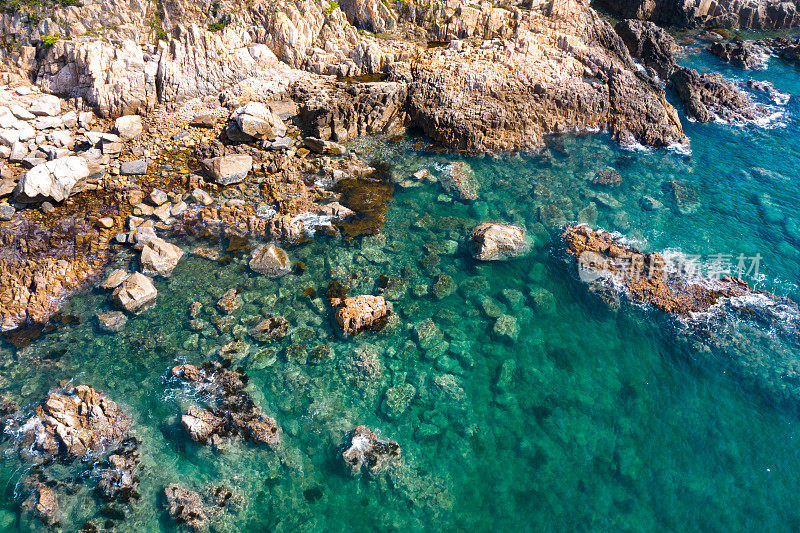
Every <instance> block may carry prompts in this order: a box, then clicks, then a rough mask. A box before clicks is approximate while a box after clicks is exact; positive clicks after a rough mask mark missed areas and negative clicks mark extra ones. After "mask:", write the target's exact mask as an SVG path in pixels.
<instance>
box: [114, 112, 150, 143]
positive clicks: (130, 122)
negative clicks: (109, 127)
mask: <svg viewBox="0 0 800 533" xmlns="http://www.w3.org/2000/svg"><path fill="white" fill-rule="evenodd" d="M114 131H115V132H117V135H119V138H120V140H122V142H128V141H132V140H133V139H136V138H137V137H139V135H141V134H142V131H143V128H142V117H140V116H139V115H125V116H122V117H119V118H118V119H117V120H115V121H114Z"/></svg>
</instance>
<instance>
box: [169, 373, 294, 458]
mask: <svg viewBox="0 0 800 533" xmlns="http://www.w3.org/2000/svg"><path fill="white" fill-rule="evenodd" d="M172 374H173V375H174V376H176V377H179V378H181V379H184V380H185V381H187V382H189V383H191V384H192V386H193V387H194V388H195V389H196V390H197V391H198V392H199V393H200V395H201V398H202V399H203V400H204V401H205V402H206V403H208V404H209V405H210V406H209V407H208V408H207V409H205V410H201V409H199V408H197V407H195V406H191V407H190V408H189V411H188V413H187V414H185V415H183V417H182V418H181V424H182V425H183V427H184V429H185V430H186V432H187V433H189V435H190V436H191V437H192V439H194V440H196V441H197V442H200V443H201V444H206V443H211V444H214V445H218V444H220V443H221V442H222V439H223V438H226V437H232V436H236V435H241V436H242V437H244V438H245V439H249V440H252V441H254V442H262V443H265V444H267V445H269V446H276V445H277V444H278V443H280V429H279V428H278V424H277V422H275V419H274V418H272V417H269V416H266V415H264V414H262V412H261V408H260V407H258V406H257V405H255V404H254V403H253V400H252V398H251V397H250V395H249V394H248V393H247V392H245V391H244V388H245V387H246V386H247V382H248V378H247V376H246V375H245V374H243V373H241V372H236V371H232V370H227V369H225V368H223V366H222V365H221V364H219V363H216V362H210V363H205V364H204V365H203V366H201V367H197V366H194V365H180V366H176V367H175V368H173V369H172Z"/></svg>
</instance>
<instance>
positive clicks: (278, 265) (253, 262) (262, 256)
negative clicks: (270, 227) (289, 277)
mask: <svg viewBox="0 0 800 533" xmlns="http://www.w3.org/2000/svg"><path fill="white" fill-rule="evenodd" d="M250 269H251V270H253V271H254V272H258V273H259V274H263V275H264V276H267V277H268V278H279V277H281V276H285V275H286V274H288V273H289V272H291V270H292V264H291V262H290V261H289V256H288V255H286V252H285V251H284V250H283V249H282V248H278V247H277V246H275V245H274V244H268V245H266V246H262V247H261V248H259V249H257V250H256V251H255V252H253V255H252V257H251V258H250Z"/></svg>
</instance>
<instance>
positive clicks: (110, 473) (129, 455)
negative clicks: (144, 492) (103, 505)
mask: <svg viewBox="0 0 800 533" xmlns="http://www.w3.org/2000/svg"><path fill="white" fill-rule="evenodd" d="M140 444H141V442H140V441H139V440H138V439H136V438H135V437H128V438H127V439H125V440H124V441H122V443H121V445H120V446H119V448H117V449H116V450H114V452H113V453H112V454H111V455H109V456H108V459H106V462H105V464H103V465H102V467H101V470H100V481H98V483H97V492H98V494H99V495H100V496H101V497H102V498H103V499H104V500H107V501H118V502H125V503H127V502H130V501H131V500H138V499H139V497H140V495H139V475H138V469H139V453H138V449H139V445H140Z"/></svg>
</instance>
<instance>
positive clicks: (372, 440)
mask: <svg viewBox="0 0 800 533" xmlns="http://www.w3.org/2000/svg"><path fill="white" fill-rule="evenodd" d="M348 438H349V444H350V447H349V448H347V449H346V450H345V451H344V452H342V459H343V460H344V462H345V464H347V465H348V466H349V467H350V470H351V472H352V473H353V474H360V473H361V472H362V470H367V471H368V472H371V473H375V472H380V471H381V470H383V469H385V468H386V466H387V465H388V464H389V463H390V462H392V461H395V460H397V459H399V458H400V445H399V444H397V443H396V442H394V441H391V440H383V439H380V438H379V437H378V436H377V435H376V434H375V433H373V432H372V431H371V430H370V429H368V428H367V426H358V427H356V428H355V429H354V430H353V431H352V432H351V433H350V436H349V437H348Z"/></svg>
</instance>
